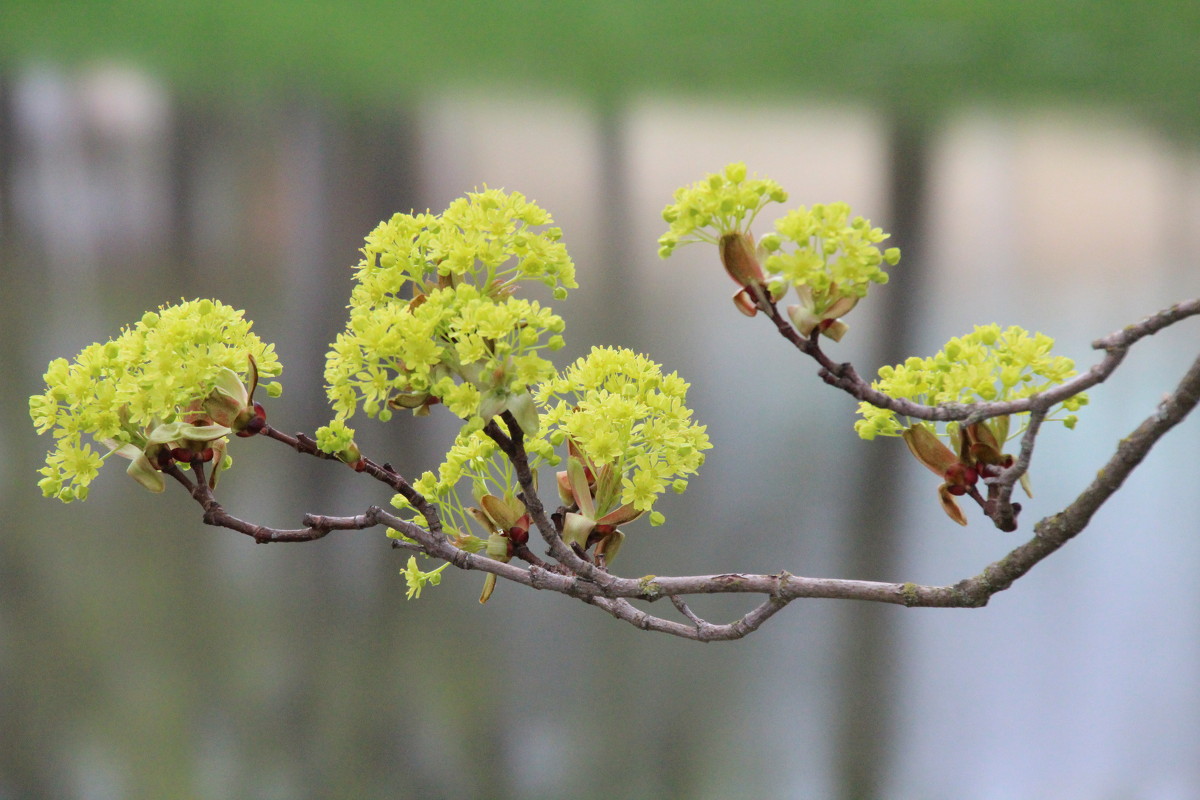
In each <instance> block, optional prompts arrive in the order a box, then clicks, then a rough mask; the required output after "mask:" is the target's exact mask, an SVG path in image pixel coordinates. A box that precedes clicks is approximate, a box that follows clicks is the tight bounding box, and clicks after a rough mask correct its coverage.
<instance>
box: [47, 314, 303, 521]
mask: <svg viewBox="0 0 1200 800" xmlns="http://www.w3.org/2000/svg"><path fill="white" fill-rule="evenodd" d="M250 327H251V323H250V322H249V321H247V320H246V319H244V317H243V312H242V311H239V310H237V309H234V308H231V307H229V306H227V305H224V304H223V303H220V302H219V301H216V300H191V301H187V302H182V303H180V304H178V305H171V306H163V307H161V308H160V309H159V310H158V312H157V313H155V312H147V313H146V314H145V315H144V316H143V317H142V318H141V319H140V320H139V321H138V322H137V323H136V324H135V325H133V326H132V327H127V328H124V329H122V331H121V333H120V335H119V336H118V337H117V338H115V339H111V340H109V341H108V342H106V343H104V344H99V343H97V344H91V345H88V346H87V347H85V348H84V349H83V351H82V352H80V353H79V355H78V356H76V358H75V360H74V362H68V361H67V360H66V359H64V358H58V359H55V360H54V361H52V362H50V365H49V368H48V369H47V371H46V374H45V381H46V391H45V392H44V393H42V394H37V395H34V396H32V397H30V398H29V413H30V416H31V417H32V418H33V423H34V426H35V427H36V428H37V430H38V433H45V432H47V431H52V432H53V435H54V438H55V447H54V449H53V450H51V451H50V453H49V455H48V456H47V458H46V466H44V467H43V468H42V469H41V474H42V475H43V478H42V480H41V481H40V482H39V484H38V485H39V486H40V487H41V489H42V492H43V494H45V495H46V496H47V497H57V498H59V499H60V500H62V501H64V502H69V501H71V500H77V499H78V500H82V499H84V498H85V497H86V496H87V490H88V484H90V483H91V482H92V480H93V479H94V478H95V477H96V474H97V472H98V470H99V468H100V466H101V464H102V463H103V462H104V460H105V459H106V458H107V457H108V456H109V455H111V454H112V453H113V452H118V451H121V454H122V455H126V456H128V454H129V453H131V452H140V451H142V450H143V449H144V448H146V447H147V445H148V444H149V443H151V441H150V440H151V439H154V438H162V439H163V441H161V442H159V443H160V444H166V443H167V441H166V439H165V438H163V437H154V436H151V435H150V434H152V433H153V432H154V431H158V430H166V429H174V430H176V431H177V432H180V436H183V435H184V433H188V434H190V433H191V432H194V431H196V430H198V429H199V428H198V427H197V426H198V425H203V424H204V423H206V422H211V420H206V419H200V417H203V416H205V407H206V403H209V401H210V399H211V397H212V396H213V395H214V392H215V391H220V390H221V389H222V388H223V387H227V386H229V378H234V380H233V381H232V383H233V384H234V389H233V391H234V392H235V393H236V391H237V384H238V383H239V382H240V384H241V385H243V386H245V385H249V386H251V387H253V385H254V384H255V383H256V382H257V379H258V376H259V375H262V376H275V375H278V374H279V373H280V372H281V371H282V367H281V366H280V364H279V361H278V359H277V358H276V357H275V349H274V346H273V345H271V344H266V343H264V342H262V341H261V340H260V339H259V338H258V336H256V335H255V334H254V333H252V332H251V331H250ZM251 359H253V361H251ZM255 365H257V372H255ZM231 373H232V374H231ZM251 390H252V389H251ZM267 390H268V391H269V392H270V393H271V394H272V395H277V394H278V392H279V386H278V384H269V385H268V386H267ZM244 404H245V398H243V405H244ZM175 423H179V424H178V425H176V424H175ZM190 423H195V424H190ZM207 428H208V429H209V430H210V431H213V432H216V431H218V430H221V431H223V432H224V433H228V432H229V430H228V428H224V427H222V428H219V429H218V427H217V426H215V425H207ZM85 436H86V437H88V438H89V439H91V440H94V441H95V442H97V443H102V447H103V452H100V451H99V450H97V449H95V448H94V447H93V446H92V444H91V442H89V441H85V439H84V437H85ZM164 436H165V435H164ZM217 438H219V439H220V440H221V441H222V442H223V441H224V438H223V436H220V437H217ZM127 446H132V448H133V450H126V449H125V448H126V447H127ZM128 457H132V456H128Z"/></svg>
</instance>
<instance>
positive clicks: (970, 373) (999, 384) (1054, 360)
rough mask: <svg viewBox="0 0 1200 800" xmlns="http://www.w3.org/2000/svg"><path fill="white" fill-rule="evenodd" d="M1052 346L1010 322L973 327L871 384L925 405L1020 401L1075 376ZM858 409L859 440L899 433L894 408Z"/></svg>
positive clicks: (1075, 402)
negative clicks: (1003, 324) (1008, 325)
mask: <svg viewBox="0 0 1200 800" xmlns="http://www.w3.org/2000/svg"><path fill="white" fill-rule="evenodd" d="M1053 346H1054V339H1052V338H1050V337H1049V336H1046V335H1045V334H1042V333H1037V334H1030V333H1029V332H1028V331H1026V330H1025V329H1024V328H1020V327H1018V326H1015V325H1014V326H1011V327H1009V328H1006V329H1004V330H1001V328H1000V326H999V325H994V324H993V325H977V326H976V327H975V329H974V330H973V331H972V332H971V333H968V334H967V335H965V336H958V337H955V338H953V339H951V340H950V341H949V342H947V343H946V345H945V347H943V348H942V349H941V350H939V351H938V353H937V354H936V355H934V356H932V357H930V358H918V357H916V356H914V357H912V358H909V359H908V360H907V361H905V362H904V363H903V364H897V365H896V366H894V367H892V366H885V367H881V368H880V369H879V378H878V380H876V381H874V382H873V383H872V384H871V386H872V387H873V388H875V389H878V390H879V391H881V392H883V393H884V394H886V395H888V396H890V397H896V398H904V399H907V400H912V401H914V402H917V403H923V404H925V405H939V404H941V403H978V402H998V401H1006V400H1020V399H1021V398H1024V397H1028V396H1030V395H1032V394H1037V393H1038V392H1043V391H1045V390H1046V389H1048V388H1050V387H1053V386H1057V385H1058V384H1060V383H1062V382H1063V381H1065V380H1067V379H1068V378H1070V377H1072V376H1073V375H1075V362H1074V361H1072V360H1071V359H1069V358H1067V357H1066V356H1056V355H1052V354H1051V352H1050V350H1051V348H1052V347H1053ZM1086 404H1087V395H1086V394H1078V395H1076V396H1074V397H1072V398H1069V399H1067V400H1066V401H1064V402H1063V404H1062V405H1061V407H1060V408H1061V409H1065V410H1066V411H1070V412H1073V411H1077V410H1079V408H1081V407H1082V406H1084V405H1086ZM858 411H859V414H861V415H862V419H861V420H859V421H858V422H857V423H856V424H855V426H854V429H855V430H856V431H857V432H858V435H859V436H861V437H862V438H864V439H874V438H875V437H876V436H900V435H901V434H902V432H903V429H904V425H902V424H901V422H900V421H899V420H898V419H897V418H896V413H895V412H894V411H890V410H888V409H886V408H876V407H875V406H872V405H870V404H869V403H860V404H859V407H858ZM1047 418H1048V419H1054V418H1055V417H1054V416H1053V415H1050V416H1048V417H1047ZM1061 421H1062V423H1063V424H1064V425H1066V426H1067V427H1068V428H1074V427H1075V422H1076V417H1075V416H1074V414H1069V415H1067V416H1065V417H1063V418H1062V419H1061ZM1014 435H1016V434H1015V433H1014ZM1000 443H1001V444H1003V443H1004V442H1003V440H1002V441H1001V442H1000Z"/></svg>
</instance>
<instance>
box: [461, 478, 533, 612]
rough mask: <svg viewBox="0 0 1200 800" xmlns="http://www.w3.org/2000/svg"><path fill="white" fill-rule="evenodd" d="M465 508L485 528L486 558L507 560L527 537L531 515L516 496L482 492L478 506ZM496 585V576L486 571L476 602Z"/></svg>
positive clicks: (505, 561)
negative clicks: (483, 493) (481, 590)
mask: <svg viewBox="0 0 1200 800" xmlns="http://www.w3.org/2000/svg"><path fill="white" fill-rule="evenodd" d="M467 512H468V513H470V515H471V517H472V518H473V519H474V520H475V521H476V522H478V523H479V524H480V525H481V526H483V529H484V530H485V531H486V532H487V534H488V538H487V547H486V550H485V552H486V553H487V556H488V558H491V559H494V560H496V561H502V562H504V563H506V564H507V563H508V562H509V561H510V560H511V559H512V557H513V555H514V554H515V552H516V549H517V548H518V547H523V546H525V544H526V543H527V542H528V541H529V527H530V526H531V525H532V524H533V518H532V517H530V515H529V514H528V512H526V510H525V503H524V502H522V500H521V499H520V498H519V497H511V496H505V497H497V496H496V495H494V494H485V495H483V496H481V497H479V506H478V507H473V508H468V509H467ZM495 588H496V576H495V575H494V574H493V573H490V572H489V573H488V574H487V577H485V578H484V582H483V592H482V593H481V594H480V595H479V602H480V603H486V602H487V601H488V598H489V597H491V596H492V592H493V591H494V590H495Z"/></svg>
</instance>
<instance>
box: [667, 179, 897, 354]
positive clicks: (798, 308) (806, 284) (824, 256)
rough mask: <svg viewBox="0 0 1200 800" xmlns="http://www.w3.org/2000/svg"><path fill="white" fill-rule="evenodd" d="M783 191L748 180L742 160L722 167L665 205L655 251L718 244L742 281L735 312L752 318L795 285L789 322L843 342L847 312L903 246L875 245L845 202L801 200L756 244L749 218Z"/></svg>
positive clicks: (872, 233) (878, 238) (876, 239)
mask: <svg viewBox="0 0 1200 800" xmlns="http://www.w3.org/2000/svg"><path fill="white" fill-rule="evenodd" d="M786 200H787V193H786V192H784V191H783V189H782V188H780V186H779V184H777V183H776V182H775V181H772V180H769V179H765V178H756V179H752V180H747V179H746V165H745V164H742V163H734V164H730V165H729V166H727V167H726V168H725V171H724V173H722V174H714V175H709V176H708V177H707V178H706V179H705V180H704V181H701V182H699V183H696V184H694V185H692V186H691V187H684V188H681V189H679V190H678V191H676V193H675V201H676V202H675V203H673V204H671V205H668V206H667V207H666V208H665V209H664V210H663V219H665V220H666V221H667V222H669V223H670V225H671V228H670V230H669V231H667V233H665V234H663V235H662V236H661V237H660V238H659V240H658V241H659V251H658V252H659V255H660V256H661V257H663V258H666V257H668V256H669V255H671V253H672V252H674V250H675V248H676V247H678V246H679V245H680V244H684V243H687V242H710V243H712V244H715V245H717V248H718V253H719V255H720V257H721V264H722V265H723V266H724V267H725V271H726V272H727V273H728V274H729V277H731V278H732V279H733V280H734V281H735V282H736V283H737V284H738V286H739V287H741V288H739V289H738V291H737V292H736V293H735V294H734V296H733V300H734V303H735V304H736V305H737V307H738V310H740V311H741V312H742V313H744V314H746V315H748V316H754V315H755V314H756V313H757V311H758V309H759V308H760V307H761V304H762V303H765V302H776V301H778V300H780V299H782V298H783V297H784V295H785V294H786V293H787V291H788V289H789V288H790V287H792V286H794V287H795V288H796V294H797V296H798V297H799V300H800V302H799V303H797V304H795V305H792V306H789V307H788V314H789V316H790V317H791V319H792V324H794V325H795V326H796V329H797V330H799V331H800V333H801V334H803V335H804V336H809V335H811V334H812V333H813V332H814V331H819V332H821V333H823V334H825V335H826V336H828V337H830V338H832V339H834V340H835V341H837V340H840V339H841V338H842V336H843V335H844V334H845V332H846V324H845V323H844V322H842V321H841V319H840V317H841V316H843V315H844V314H847V313H848V312H849V311H850V310H851V309H852V308H854V306H855V305H856V304H857V303H858V301H859V300H860V299H862V298H863V297H865V296H866V294H867V289H868V287H869V286H870V284H872V283H886V282H887V279H888V275H887V273H886V272H885V271H884V270H883V265H884V264H885V263H886V264H888V265H890V266H895V264H896V263H898V262H899V260H900V250H899V249H898V248H895V247H890V248H888V249H887V250H884V251H882V252H881V251H880V249H879V247H878V244H879V243H880V242H882V241H883V240H884V239H886V238H887V234H885V233H884V232H883V231H882V230H880V229H879V228H874V227H871V223H870V222H869V221H868V220H866V219H864V218H862V217H854V218H851V216H850V206H848V205H846V204H845V203H830V204H828V205H821V204H817V205H814V206H812V207H811V208H806V207H804V206H801V207H800V208H797V209H795V210H793V211H791V212H789V213H788V214H786V215H785V216H783V217H782V218H780V219H778V220H776V222H775V230H776V232H775V233H771V234H768V235H767V236H764V237H763V238H762V240H761V241H760V242H759V243H758V244H757V245H756V244H755V242H754V237H753V235H752V234H751V233H750V224H751V223H752V222H753V221H754V218H755V216H756V215H757V214H758V212H759V211H761V210H762V208H763V207H764V206H765V205H766V204H767V203H769V202H780V203H781V202H784V201H786Z"/></svg>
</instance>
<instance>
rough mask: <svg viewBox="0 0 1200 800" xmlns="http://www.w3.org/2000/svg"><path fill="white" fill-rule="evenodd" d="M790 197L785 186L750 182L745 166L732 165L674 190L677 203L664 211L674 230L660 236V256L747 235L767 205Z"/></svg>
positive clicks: (767, 181)
mask: <svg viewBox="0 0 1200 800" xmlns="http://www.w3.org/2000/svg"><path fill="white" fill-rule="evenodd" d="M787 197H788V196H787V192H785V191H784V190H783V187H781V186H780V185H779V184H778V183H776V182H775V181H773V180H771V179H770V178H749V179H747V177H746V165H745V164H743V163H741V162H737V163H733V164H729V165H728V166H726V167H725V169H724V170H723V171H721V172H719V173H713V174H710V175H707V176H705V178H704V180H702V181H697V182H696V183H694V184H692V185H691V186H683V187H680V188H679V189H676V190H675V202H674V203H672V204H671V205H669V206H667V207H666V208H664V209H663V213H662V216H663V219H664V220H666V221H667V222H668V223H670V225H671V229H670V230H669V231H667V232H666V233H664V234H663V235H662V236H660V237H659V239H658V254H659V256H661V257H662V258H666V257H668V256H669V255H671V253H673V252H674V251H675V248H676V247H678V246H679V245H681V244H687V243H689V242H708V243H710V244H717V243H718V242H719V241H720V239H721V237H722V236H725V235H726V234H730V233H748V232H749V230H750V225H751V224H753V222H754V218H755V217H756V216H758V212H759V211H761V210H762V209H763V207H765V206H766V205H767V203H783V202H786V201H787ZM735 280H736V278H735Z"/></svg>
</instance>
